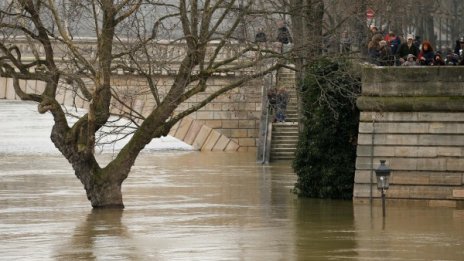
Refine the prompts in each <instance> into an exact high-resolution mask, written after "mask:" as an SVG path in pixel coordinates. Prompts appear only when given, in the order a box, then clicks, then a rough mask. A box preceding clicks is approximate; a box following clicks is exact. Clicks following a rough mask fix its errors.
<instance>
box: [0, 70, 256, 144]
mask: <svg viewBox="0 0 464 261" xmlns="http://www.w3.org/2000/svg"><path fill="white" fill-rule="evenodd" d="M239 77H243V76H242V75H222V76H219V75H218V76H216V77H213V78H211V79H210V80H209V81H208V87H207V89H206V91H205V92H204V93H201V94H199V95H196V96H194V97H193V98H192V99H190V100H188V101H186V102H185V103H183V104H182V105H181V106H180V107H179V109H178V111H181V110H183V109H186V108H189V107H190V106H192V105H194V104H196V103H197V102H198V101H200V100H202V98H204V97H206V96H207V95H208V94H210V93H212V92H214V91H215V90H218V89H219V88H221V87H223V86H225V85H226V84H229V83H231V82H233V81H235V80H237V79H238V78H239ZM263 81H264V79H257V80H253V81H251V82H248V83H247V84H246V85H245V86H243V87H241V88H237V89H235V90H232V91H229V92H227V93H225V94H223V95H221V96H219V97H217V98H216V99H214V100H213V101H212V102H211V103H209V104H207V105H206V106H205V107H203V108H202V109H200V110H199V111H197V112H194V113H192V114H190V115H189V116H188V117H186V118H184V119H183V120H182V121H181V122H179V123H178V124H177V125H176V126H174V127H173V129H171V132H170V135H172V136H174V137H176V138H178V139H180V140H183V141H184V142H186V143H188V144H191V145H193V146H194V147H195V148H196V149H198V150H202V151H256V144H257V139H258V134H259V133H258V132H259V131H258V128H259V122H260V117H261V111H262V108H261V107H262V102H261V97H262V88H263ZM171 84H172V77H171V76H169V75H167V74H160V75H159V76H158V77H157V86H158V88H159V94H160V96H161V97H162V96H163V94H164V93H166V92H167V91H168V90H169V87H170V86H171ZM21 85H22V88H23V89H24V90H26V91H28V92H34V93H40V92H41V91H43V89H44V83H43V82H38V81H22V82H21ZM113 88H114V89H115V90H116V93H118V96H119V98H120V99H121V100H123V101H124V102H125V103H127V104H130V105H131V106H132V107H133V108H135V109H136V110H137V111H139V112H141V114H142V115H145V116H146V115H148V113H149V112H150V111H151V110H152V109H153V108H154V107H155V106H156V105H155V101H154V99H153V96H152V95H151V94H150V90H149V88H148V86H147V84H146V82H145V80H144V79H142V78H141V77H140V76H138V75H133V74H120V75H117V76H116V77H115V78H114V82H113ZM0 99H9V100H14V99H19V98H18V97H17V96H16V95H15V93H14V89H13V82H12V80H11V79H6V78H0ZM57 99H58V101H59V102H61V103H62V104H63V105H67V106H72V105H75V106H76V107H78V108H87V106H88V103H87V102H86V101H84V100H83V99H82V98H80V96H79V95H76V90H75V89H73V88H72V87H71V86H68V85H66V84H62V85H61V86H60V89H59V92H58V98H57ZM123 110H124V108H123V107H122V106H121V105H120V104H116V103H115V104H114V106H113V108H112V111H113V112H114V113H119V112H121V111H123Z"/></svg>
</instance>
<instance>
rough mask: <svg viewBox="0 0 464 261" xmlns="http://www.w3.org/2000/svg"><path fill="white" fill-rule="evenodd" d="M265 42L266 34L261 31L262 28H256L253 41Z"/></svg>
mask: <svg viewBox="0 0 464 261" xmlns="http://www.w3.org/2000/svg"><path fill="white" fill-rule="evenodd" d="M265 42H267V37H266V34H265V33H264V31H263V28H258V32H257V33H256V35H255V43H265Z"/></svg>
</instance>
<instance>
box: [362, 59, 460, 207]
mask: <svg viewBox="0 0 464 261" xmlns="http://www.w3.org/2000/svg"><path fill="white" fill-rule="evenodd" d="M357 105H358V108H359V109H360V111H361V115H360V123H359V135H358V147H357V160H356V174H355V186H354V198H355V199H358V200H362V199H368V198H370V197H380V193H379V192H378V191H377V188H376V179H375V173H374V169H376V168H377V167H378V165H379V160H380V159H385V160H387V164H388V165H389V167H390V168H391V169H392V177H391V187H390V189H389V191H388V198H390V199H408V200H420V202H424V204H428V205H442V206H443V205H444V206H453V207H456V206H464V174H463V173H464V149H463V146H464V78H463V76H462V67H408V68H404V67H366V68H363V83H362V95H361V97H359V98H358V100H357Z"/></svg>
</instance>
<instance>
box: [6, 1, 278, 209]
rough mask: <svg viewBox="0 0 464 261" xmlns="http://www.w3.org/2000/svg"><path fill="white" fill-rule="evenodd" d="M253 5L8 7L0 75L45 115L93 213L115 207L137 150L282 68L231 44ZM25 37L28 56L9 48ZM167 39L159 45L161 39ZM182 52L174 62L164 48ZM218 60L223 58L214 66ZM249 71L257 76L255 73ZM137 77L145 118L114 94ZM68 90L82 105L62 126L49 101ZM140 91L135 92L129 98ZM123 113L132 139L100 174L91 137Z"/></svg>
mask: <svg viewBox="0 0 464 261" xmlns="http://www.w3.org/2000/svg"><path fill="white" fill-rule="evenodd" d="M251 6H252V1H248V0H247V1H235V0H231V1H225V0H217V1H210V0H205V1H197V0H193V1H185V0H179V1H169V0H166V1H152V0H118V1H115V0H61V1H54V0H11V1H4V2H3V3H1V4H0V8H1V9H0V33H1V39H0V54H1V57H0V75H1V76H2V77H8V78H12V79H13V83H14V89H15V92H16V95H17V96H19V97H20V98H21V99H22V100H29V101H35V102H37V103H38V111H39V112H40V113H47V112H50V113H51V114H52V115H53V119H54V125H53V128H52V130H51V140H52V141H53V143H54V145H55V146H56V147H57V148H58V150H59V151H60V152H61V153H62V154H63V156H64V157H65V158H66V159H67V160H68V161H69V162H70V163H71V165H72V167H73V169H74V171H75V175H76V176H77V178H78V179H79V180H80V181H81V182H82V184H83V185H84V188H85V191H86V193H87V197H88V199H89V201H90V202H91V205H92V207H94V208H100V207H112V208H122V207H124V205H123V199H122V193H121V184H122V183H123V181H124V180H125V179H126V178H127V177H128V175H129V172H130V169H131V167H132V166H133V164H134V162H135V160H136V158H137V156H138V154H139V153H140V151H141V150H142V149H143V148H144V147H145V146H146V145H147V144H148V143H149V142H150V141H151V140H152V139H153V138H157V137H161V136H165V135H167V134H168V132H169V130H170V129H171V127H172V126H174V124H175V123H176V122H178V121H179V120H180V119H182V117H185V116H186V115H188V114H190V113H192V112H194V111H196V110H198V109H200V108H201V107H203V106H204V105H206V104H207V103H208V102H210V101H211V100H213V99H214V98H216V97H218V96H219V95H221V94H223V93H225V92H227V91H229V90H232V89H234V88H238V87H240V86H241V85H243V84H244V83H245V82H247V81H249V80H251V79H254V78H258V77H262V76H263V75H266V74H268V73H270V72H272V71H274V70H276V69H277V68H278V67H279V66H280V65H279V64H276V63H266V61H267V60H273V59H274V58H275V57H276V55H277V53H276V52H274V51H273V50H272V48H270V49H267V48H265V47H263V46H260V45H257V44H253V43H250V42H247V41H244V42H243V43H242V44H240V45H238V44H235V46H237V48H235V49H233V50H229V51H228V53H229V55H228V56H227V57H226V58H224V57H222V56H221V55H222V53H223V52H224V51H225V50H226V49H227V48H230V46H234V45H233V41H234V35H236V33H237V30H239V29H240V25H241V21H243V19H244V17H246V16H247V15H249V14H251V11H252V9H251ZM82 35H85V36H90V37H94V38H95V39H96V45H95V46H94V47H92V48H89V47H88V46H87V47H85V48H84V47H82V46H80V45H79V44H77V42H78V41H77V39H78V38H79V36H82ZM18 39H27V43H28V47H27V48H26V49H27V52H30V53H32V56H31V57H29V59H28V60H25V59H23V58H24V56H23V53H25V52H26V49H24V48H23V47H21V48H20V46H17V45H15V41H16V40H18ZM165 39H167V41H164V40H165ZM175 45H180V46H184V47H183V48H181V49H182V51H180V52H176V55H175V56H176V57H175V58H173V55H172V53H171V54H170V56H169V57H170V58H165V57H167V56H166V53H169V52H170V49H169V47H170V46H175ZM221 57H222V58H221ZM169 59H174V60H176V61H177V67H176V68H175V73H174V75H173V78H174V80H173V83H172V85H171V86H170V88H169V89H167V90H166V91H164V92H163V93H161V92H160V90H159V88H158V86H157V84H156V72H157V71H158V70H160V69H165V66H167V64H168V63H170V62H172V61H169ZM257 64H265V65H267V66H261V67H259V68H261V69H262V70H257V69H256V68H257V67H256V66H255V65H257ZM117 70H124V71H132V72H135V71H136V72H138V74H139V75H141V76H142V77H145V79H146V83H147V85H148V86H149V93H150V95H151V96H152V99H153V100H154V101H155V106H154V107H153V109H152V110H151V111H150V112H149V113H148V115H147V116H144V115H143V114H142V113H141V112H140V111H136V110H135V108H133V107H132V106H130V104H128V103H126V101H127V100H125V99H123V98H122V97H120V94H119V93H118V91H117V90H116V89H115V88H114V86H113V84H114V77H115V76H114V71H117ZM243 70H250V71H251V72H252V73H250V74H246V75H244V76H243V77H241V78H239V79H237V80H236V81H234V82H231V83H230V84H229V85H227V86H224V87H223V88H221V89H219V90H217V91H215V92H214V93H212V94H210V95H207V96H206V97H203V98H202V99H201V100H200V101H199V102H198V103H197V104H196V105H195V106H192V107H190V108H187V109H185V110H183V111H180V112H177V113H174V111H175V110H176V109H177V108H179V105H180V104H182V103H183V102H184V101H186V100H188V99H189V98H191V97H193V96H195V95H197V94H199V93H202V92H204V91H205V89H206V88H207V85H208V80H209V79H210V77H212V76H213V75H214V74H216V73H227V72H231V71H234V72H236V71H243ZM21 80H38V81H42V82H45V89H44V91H43V92H42V93H38V94H36V93H29V92H26V91H25V90H24V89H22V88H21V84H20V81H21ZM63 83H65V84H67V85H69V86H71V87H70V88H72V89H73V90H74V91H75V93H76V95H79V96H81V97H82V98H83V99H84V100H86V101H87V102H89V110H88V112H87V113H86V114H85V115H83V116H81V117H80V118H78V120H77V121H76V122H75V123H74V124H72V125H70V124H69V123H68V120H67V118H66V111H65V110H64V109H63V107H62V106H61V105H60V104H59V102H58V101H57V95H58V93H57V90H58V88H59V86H60V84H63ZM137 91H138V90H134V92H137ZM112 104H113V105H114V106H119V107H121V108H123V110H122V111H123V114H124V115H123V116H124V117H126V118H129V119H130V120H131V121H132V122H133V123H134V124H135V126H136V127H135V129H134V130H133V136H132V137H131V139H130V140H129V142H128V143H127V144H126V145H125V146H124V147H123V148H122V150H121V151H120V152H119V153H118V154H117V155H116V156H115V158H114V159H113V160H111V162H109V163H108V164H107V165H106V166H104V167H102V166H100V165H99V163H98V162H97V159H96V157H95V146H96V133H97V132H98V131H99V130H100V129H101V128H102V127H103V126H104V125H105V124H107V123H108V121H109V119H110V115H111V106H112Z"/></svg>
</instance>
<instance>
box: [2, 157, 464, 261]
mask: <svg viewBox="0 0 464 261" xmlns="http://www.w3.org/2000/svg"><path fill="white" fill-rule="evenodd" d="M254 158H255V157H254V154H249V153H232V154H229V153H199V152H152V153H145V154H143V155H142V156H141V157H140V158H139V160H138V161H137V162H136V165H135V167H134V168H133V171H132V173H131V175H130V176H129V178H128V180H126V182H125V183H124V184H123V194H124V203H125V205H126V208H125V209H124V210H122V211H116V210H92V209H91V207H90V203H89V202H88V201H87V199H86V198H85V192H84V190H83V188H82V185H81V184H80V183H79V181H78V180H77V179H76V178H75V176H74V174H73V172H72V170H71V168H70V166H69V164H68V163H67V162H66V161H65V160H64V159H62V158H61V157H60V156H59V155H36V156H27V155H16V156H15V155H0V159H1V165H0V179H1V183H0V241H1V243H0V260H41V261H42V260H464V211H463V210H458V209H449V208H426V207H419V206H407V207H406V206H392V205H388V206H387V216H386V218H385V219H383V218H382V213H381V208H380V207H379V206H377V205H374V206H372V207H371V206H370V205H369V204H353V203H352V202H351V201H334V200H314V199H301V198H297V197H296V196H295V195H294V194H292V193H291V189H292V187H293V184H294V182H295V178H296V177H295V175H294V174H293V173H292V169H291V168H290V163H289V162H282V163H273V164H270V165H261V164H259V163H256V162H255V159H254ZM387 197H388V195H387Z"/></svg>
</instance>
